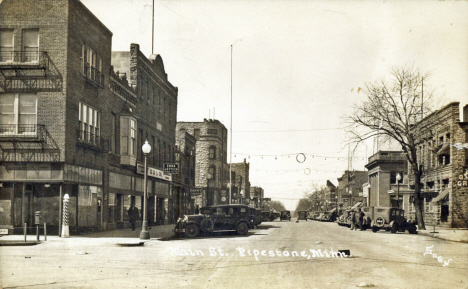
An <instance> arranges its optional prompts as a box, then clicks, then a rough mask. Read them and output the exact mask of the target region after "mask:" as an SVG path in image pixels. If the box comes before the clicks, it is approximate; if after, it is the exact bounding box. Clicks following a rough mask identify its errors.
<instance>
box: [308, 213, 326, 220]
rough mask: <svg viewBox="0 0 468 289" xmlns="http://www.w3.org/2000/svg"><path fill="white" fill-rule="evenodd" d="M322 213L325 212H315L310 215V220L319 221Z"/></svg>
mask: <svg viewBox="0 0 468 289" xmlns="http://www.w3.org/2000/svg"><path fill="white" fill-rule="evenodd" d="M321 213H323V212H322V211H315V212H312V213H309V220H317V219H318V217H319V216H320V214H321Z"/></svg>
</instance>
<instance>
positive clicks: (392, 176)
mask: <svg viewBox="0 0 468 289" xmlns="http://www.w3.org/2000/svg"><path fill="white" fill-rule="evenodd" d="M397 174H400V177H401V180H400V182H399V183H400V184H403V179H404V176H405V175H404V174H403V173H402V172H391V173H390V184H394V185H396V184H397V179H396V176H397Z"/></svg>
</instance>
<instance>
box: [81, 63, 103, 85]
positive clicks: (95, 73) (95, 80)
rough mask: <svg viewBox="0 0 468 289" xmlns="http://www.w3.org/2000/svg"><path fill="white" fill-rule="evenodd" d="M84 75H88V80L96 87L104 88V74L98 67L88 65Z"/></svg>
mask: <svg viewBox="0 0 468 289" xmlns="http://www.w3.org/2000/svg"><path fill="white" fill-rule="evenodd" d="M83 73H84V74H85V75H86V80H87V81H88V82H89V83H90V84H91V85H93V86H94V87H96V88H97V87H99V86H101V87H103V86H104V74H102V73H101V72H100V71H99V70H98V69H97V68H96V67H94V66H91V65H90V64H89V63H88V64H86V65H85V67H84V71H83Z"/></svg>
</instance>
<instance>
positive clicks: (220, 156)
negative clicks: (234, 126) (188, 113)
mask: <svg viewBox="0 0 468 289" xmlns="http://www.w3.org/2000/svg"><path fill="white" fill-rule="evenodd" d="M176 130H177V131H178V132H187V133H189V134H190V135H192V136H194V137H195V139H196V145H195V147H196V148H195V187H196V188H198V189H200V190H201V194H200V196H198V197H197V198H196V200H195V202H196V204H197V205H199V207H202V206H209V205H216V204H227V203H228V202H229V200H228V198H229V189H228V188H227V184H228V183H229V166H228V164H227V129H226V127H225V126H224V125H223V124H222V123H221V122H220V121H219V120H215V119H209V120H207V119H204V120H203V122H178V123H177V127H176Z"/></svg>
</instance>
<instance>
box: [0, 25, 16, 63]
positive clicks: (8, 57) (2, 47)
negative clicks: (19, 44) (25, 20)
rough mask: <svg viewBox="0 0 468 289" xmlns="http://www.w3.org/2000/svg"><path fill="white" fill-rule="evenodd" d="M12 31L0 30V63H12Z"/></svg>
mask: <svg viewBox="0 0 468 289" xmlns="http://www.w3.org/2000/svg"><path fill="white" fill-rule="evenodd" d="M13 43H14V41H13V29H4V30H0V62H12V61H13V51H14V49H13V47H14V46H13Z"/></svg>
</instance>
